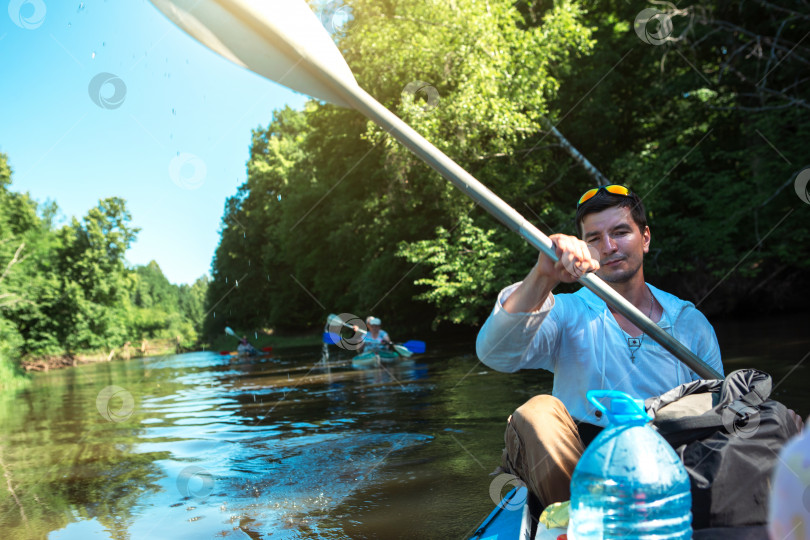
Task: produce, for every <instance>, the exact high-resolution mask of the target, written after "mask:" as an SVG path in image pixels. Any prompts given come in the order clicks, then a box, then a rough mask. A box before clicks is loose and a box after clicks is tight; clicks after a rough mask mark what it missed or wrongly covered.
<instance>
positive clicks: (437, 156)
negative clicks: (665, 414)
mask: <svg viewBox="0 0 810 540" xmlns="http://www.w3.org/2000/svg"><path fill="white" fill-rule="evenodd" d="M301 66H302V67H303V68H304V69H308V68H309V64H308V63H307V62H301ZM312 69H313V74H316V73H314V71H315V70H314V68H312ZM318 71H319V73H317V74H316V75H318V76H319V77H320V78H321V79H322V80H323V82H324V83H326V84H328V86H330V87H331V88H332V89H333V90H334V91H335V92H339V93H340V94H341V95H342V96H343V98H344V99H345V100H346V101H348V102H349V103H351V104H352V106H353V107H354V108H355V109H357V110H358V111H359V112H361V113H363V114H364V115H365V116H366V117H368V118H369V119H371V120H372V121H374V122H375V123H376V124H378V125H379V126H381V127H382V128H383V129H385V130H386V131H387V132H389V133H390V134H391V135H393V136H394V137H395V138H396V139H397V140H398V141H399V142H401V143H402V144H404V145H405V146H406V147H407V148H408V149H410V150H411V151H412V152H413V153H414V154H416V155H417V156H418V157H419V158H421V159H422V160H424V161H425V162H426V163H427V164H428V165H430V166H431V167H433V168H434V169H435V170H436V171H438V172H439V173H440V174H441V175H442V176H444V177H445V178H446V179H447V180H449V181H450V182H452V183H453V185H455V186H456V187H458V188H459V189H461V190H462V191H463V192H464V193H466V194H467V195H468V196H469V197H470V198H472V199H473V200H474V201H475V202H476V203H478V204H479V205H481V206H482V207H483V208H484V209H485V210H486V211H487V212H489V213H490V214H491V215H492V216H494V217H495V218H497V219H498V221H500V222H501V223H503V224H504V225H506V226H507V227H509V228H510V229H512V230H513V231H515V232H517V233H518V234H519V235H520V236H522V237H523V238H524V239H525V240H526V241H527V242H529V244H531V245H532V246H534V247H535V248H537V249H538V250H540V251H542V252H543V253H545V254H546V255H547V256H548V257H549V258H551V260H553V261H555V262H556V261H558V260H559V259H558V257H557V253H556V251H555V249H554V246H553V243H552V242H551V240H550V239H549V238H548V237H547V236H546V235H545V234H543V233H542V232H541V231H540V230H539V229H538V228H537V227H535V226H534V225H532V224H531V223H530V222H529V221H528V220H526V218H524V217H523V216H522V215H520V214H519V213H518V212H517V211H516V210H515V209H514V208H512V207H511V206H509V205H508V204H506V203H505V202H504V201H503V200H501V198H500V197H498V196H497V195H495V193H493V192H492V191H490V190H489V188H487V187H486V186H485V185H483V184H482V183H481V182H479V181H478V180H477V179H475V178H474V177H473V176H472V175H471V174H470V173H468V172H467V171H465V170H464V169H463V168H461V166H459V165H458V164H457V163H456V162H455V161H453V160H452V159H450V158H449V157H447V156H446V155H445V154H444V153H443V152H442V151H441V150H439V149H438V148H436V147H435V146H433V145H432V144H431V143H430V142H429V141H428V140H427V139H425V138H424V137H422V136H421V135H420V134H419V133H417V132H416V131H415V130H414V129H413V128H411V127H410V126H409V125H408V124H406V123H405V122H404V121H402V120H401V119H400V118H398V117H397V116H396V115H395V114H394V113H392V112H391V111H389V110H388V109H386V108H385V107H383V106H382V105H381V104H380V103H379V102H378V101H377V100H376V99H374V98H373V97H372V96H371V95H369V94H368V93H367V92H366V91H365V90H363V89H362V88H360V87H359V86H357V85H353V86H347V85H345V84H344V83H342V82H341V81H340V80H338V79H336V78H334V77H332V76H331V74H330V72H329V71H328V70H318ZM578 281H579V282H580V283H581V284H582V285H584V286H585V287H587V288H588V289H590V290H591V291H593V292H594V294H596V295H597V296H598V297H599V298H601V299H602V300H604V301H605V302H606V303H607V304H608V305H610V306H612V307H613V308H614V309H615V310H616V311H618V312H619V313H621V314H622V315H624V316H625V317H627V319H628V320H630V322H632V323H633V324H635V325H636V326H637V327H639V328H640V329H641V330H642V331H643V332H644V333H645V334H647V335H648V336H650V338H652V339H654V340H655V341H656V342H658V343H659V344H661V346H662V347H664V348H665V349H666V350H668V351H669V352H671V353H672V354H673V355H674V356H675V357H676V358H678V359H679V360H680V361H681V362H683V363H684V364H686V365H687V366H688V367H689V368H690V369H692V370H693V371H694V372H695V373H697V374H698V375H700V376H701V377H703V378H706V379H722V378H723V376H722V375H721V374H720V373H718V372H717V371H716V370H714V369H713V368H711V367H710V366H709V365H708V364H706V362H704V361H703V360H701V359H700V358H698V357H697V355H695V354H694V353H693V352H692V351H690V350H689V349H687V348H686V347H685V346H684V345H683V344H682V343H680V342H679V341H678V340H676V339H675V338H673V337H672V336H670V335H669V334H667V333H666V332H665V331H664V330H663V329H661V327H660V326H658V325H657V324H655V323H654V322H653V321H652V320H650V319H649V318H648V317H647V316H645V315H644V314H643V313H642V312H641V311H639V310H638V309H637V308H636V307H635V306H634V305H633V304H631V303H630V302H628V301H627V300H626V299H625V298H624V297H623V296H621V295H620V294H619V293H617V292H616V291H614V290H613V289H611V288H610V286H608V285H607V283H605V282H604V281H602V280H601V279H600V278H599V277H598V276H596V275H595V274H593V273H588V274H585V275H583V276H582V277H580V278H579V280H578Z"/></svg>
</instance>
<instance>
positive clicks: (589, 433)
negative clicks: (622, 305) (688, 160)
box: [476, 185, 723, 506]
mask: <svg viewBox="0 0 810 540" xmlns="http://www.w3.org/2000/svg"><path fill="white" fill-rule="evenodd" d="M576 226H577V231H578V232H579V234H580V236H581V239H580V238H577V237H574V236H566V235H562V234H555V235H552V236H550V238H551V240H552V241H553V242H554V244H555V246H556V249H557V255H558V257H559V259H560V261H559V262H558V263H556V264H555V263H554V262H552V260H551V259H550V258H548V257H547V256H546V255H544V254H542V253H541V254H540V256H539V257H538V259H537V263H536V264H535V266H534V267H533V268H532V270H531V271H530V272H529V274H528V275H527V276H526V277H525V278H524V280H523V281H522V282H520V283H516V284H514V285H511V286H509V287H507V288H505V289H504V290H503V291H501V293H500V294H499V296H498V300H497V302H496V304H495V308H494V310H493V312H492V314H491V315H490V316H489V318H488V319H487V321H486V323H485V324H484V326H483V327H482V328H481V330H480V332H479V334H478V339H477V342H476V352H477V354H478V358H480V359H481V361H482V362H483V363H484V364H486V365H487V366H489V367H491V368H493V369H496V370H498V371H504V372H515V371H518V370H520V369H545V370H548V371H551V372H552V373H554V386H553V390H552V394H551V395H539V396H535V397H533V398H532V399H530V400H529V401H528V402H526V403H525V404H524V405H522V406H521V407H519V408H518V409H517V410H516V411H515V412H514V413H513V414H512V416H510V417H509V420H508V422H507V428H506V433H505V442H506V448H505V450H504V453H503V459H502V464H501V469H502V470H503V471H505V472H508V473H511V474H514V475H516V476H517V477H519V478H520V479H521V480H523V481H524V482H525V483H526V485H527V487H528V488H529V489H530V490H531V491H532V492H533V493H534V494H535V495H536V496H537V497H538V498H539V499H540V502H541V504H542V505H543V506H547V505H549V504H552V503H555V502H561V501H566V500H568V499H570V497H571V495H570V489H569V485H570V481H571V474H572V473H573V470H574V467H575V466H576V464H577V461H578V460H579V457H580V456H581V455H582V452H583V451H584V448H585V446H587V445H588V444H589V443H590V441H591V440H593V438H594V437H595V436H596V435H597V434H598V432H599V431H600V430H601V428H602V427H604V426H605V425H606V424H607V421H606V418H604V417H602V415H601V413H599V412H598V411H596V410H595V409H594V408H593V406H591V405H590V404H589V403H588V401H587V399H586V398H585V393H586V392H587V391H588V390H594V389H612V390H620V391H623V392H626V393H628V394H630V395H631V396H633V397H635V398H648V397H651V396H657V395H660V394H662V393H664V392H666V391H667V390H670V389H671V388H674V387H676V386H678V385H680V384H682V383H685V382H689V381H692V380H697V379H699V377H698V375H697V374H696V373H694V372H693V371H691V370H690V369H689V368H688V367H686V366H685V365H684V364H682V363H681V362H680V361H679V360H678V359H677V358H675V356H673V355H672V354H670V353H669V352H668V351H666V350H665V349H664V348H663V347H661V346H660V345H658V344H657V343H655V342H654V341H653V340H652V339H650V338H649V337H647V336H645V335H644V332H642V330H641V329H640V328H638V327H636V326H635V325H634V324H633V323H632V322H630V321H629V320H628V319H627V318H625V317H624V316H623V315H621V314H620V313H618V312H616V311H615V310H614V309H613V308H611V307H609V306H608V305H607V304H606V303H605V302H604V301H603V300H601V299H600V298H599V297H598V296H596V295H595V294H594V293H593V292H591V291H590V290H588V289H586V288H584V287H583V288H582V289H580V290H579V291H577V292H576V293H574V294H557V295H553V294H552V290H553V289H554V288H555V287H556V286H557V285H558V284H559V283H561V282H562V283H573V282H574V281H576V279H577V278H579V277H580V276H582V275H583V274H585V273H586V272H596V275H597V276H599V277H600V278H602V279H603V280H604V281H605V282H607V284H608V285H610V286H611V287H612V288H613V289H614V290H615V291H616V292H618V293H619V294H620V295H622V296H623V297H624V298H625V299H626V300H628V301H629V302H630V303H631V304H633V305H634V306H635V307H636V308H638V309H639V310H640V311H641V312H642V313H644V314H645V315H647V316H648V317H649V318H650V319H652V320H653V321H654V322H656V323H657V324H658V326H660V327H661V328H662V329H664V330H665V331H666V332H667V333H669V334H671V335H672V336H673V337H675V339H677V340H678V341H680V342H681V343H683V344H684V345H685V346H686V347H687V348H689V349H690V350H691V351H692V352H693V353H694V354H696V355H697V356H698V357H699V358H701V359H702V360H703V361H704V362H706V363H707V364H708V365H709V366H710V367H712V368H714V369H715V370H717V371H718V372H720V373H722V372H723V365H722V362H721V360H720V347H719V345H718V343H717V337H716V336H715V333H714V329H713V328H712V326H711V324H710V323H709V321H708V320H707V319H706V317H704V316H703V314H702V313H701V312H700V311H698V310H697V309H696V308H695V306H694V305H693V304H692V303H690V302H687V301H684V300H681V299H679V298H677V297H676V296H673V295H672V294H669V293H666V292H664V291H661V290H659V289H657V288H655V287H653V286H652V285H649V284H647V283H645V282H644V271H643V258H644V254H645V253H648V251H649V249H650V238H651V237H650V228H649V227H648V226H647V218H646V214H645V210H644V205H643V204H642V202H641V199H640V198H639V197H638V196H637V195H636V194H634V193H632V192H631V191H630V190H629V189H627V188H626V187H624V186H619V185H610V186H602V187H599V188H595V189H591V190H588V191H587V192H585V194H583V196H582V197H581V198H580V200H579V202H578V203H577V213H576Z"/></svg>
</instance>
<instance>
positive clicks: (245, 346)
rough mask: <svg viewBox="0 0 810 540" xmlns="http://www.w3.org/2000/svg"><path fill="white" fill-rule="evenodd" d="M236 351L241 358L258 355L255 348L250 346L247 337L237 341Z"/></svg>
mask: <svg viewBox="0 0 810 540" xmlns="http://www.w3.org/2000/svg"><path fill="white" fill-rule="evenodd" d="M236 350H237V352H238V353H239V354H240V355H243V356H253V355H256V354H259V351H257V350H256V348H255V347H254V346H253V345H251V344H250V342H249V341H248V339H247V336H242V338H241V339H240V340H239V346H238V347H237V348H236Z"/></svg>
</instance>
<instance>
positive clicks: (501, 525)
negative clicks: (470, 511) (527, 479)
mask: <svg viewBox="0 0 810 540" xmlns="http://www.w3.org/2000/svg"><path fill="white" fill-rule="evenodd" d="M527 494H528V491H527V490H526V488H525V487H519V488H514V489H512V491H510V492H509V493H507V494H506V496H505V497H504V498H503V500H502V501H501V502H500V503H499V504H498V506H496V507H495V510H493V511H492V513H491V514H489V515H488V516H487V518H486V519H485V520H484V521H483V522H482V523H481V525H480V526H479V527H478V528H477V529H476V530H475V533H473V535H472V536H471V537H470V540H531V532H532V516H531V513H530V512H529V504H528V502H527V501H528V497H527Z"/></svg>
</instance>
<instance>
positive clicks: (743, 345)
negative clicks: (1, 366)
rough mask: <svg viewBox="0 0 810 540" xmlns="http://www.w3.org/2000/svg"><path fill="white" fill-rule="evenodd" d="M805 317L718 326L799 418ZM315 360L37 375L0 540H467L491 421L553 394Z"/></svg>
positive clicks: (8, 484) (495, 429)
mask: <svg viewBox="0 0 810 540" xmlns="http://www.w3.org/2000/svg"><path fill="white" fill-rule="evenodd" d="M808 322H810V318H808V317H807V316H802V317H795V316H794V317H791V318H786V317H782V318H776V319H768V320H759V321H745V322H740V321H730V322H719V323H716V324H715V327H716V329H717V333H718V338H719V340H720V344H721V349H722V350H723V353H724V362H725V365H726V371H727V372H730V371H732V370H734V369H738V368H741V367H756V368H759V369H764V370H766V371H768V372H769V373H771V374H772V375H773V378H774V385H775V396H776V398H777V399H779V400H781V401H782V402H784V403H785V404H786V405H788V406H789V407H792V408H794V409H796V410H797V411H798V412H799V413H800V414H801V415H802V416H807V414H808V413H810V396H809V395H808V393H807V391H806V387H807V384H808V382H810V361H808V362H805V360H806V359H807V357H808V354H809V353H810V335H808V332H807V328H808ZM320 359H321V351H320V350H319V349H318V348H317V347H314V348H303V349H292V350H287V351H279V352H278V353H277V354H275V355H274V356H272V357H268V358H260V359H253V360H240V359H234V358H230V357H223V356H220V355H218V354H216V353H210V352H197V353H189V354H182V355H175V356H167V357H157V358H147V359H136V360H131V361H129V362H111V363H100V364H93V365H86V366H80V367H77V368H71V369H65V370H59V371H52V372H49V373H40V374H37V375H36V376H35V377H34V382H33V384H32V385H31V387H30V388H28V389H26V390H24V391H20V392H17V393H16V394H13V395H12V394H5V395H3V396H2V397H0V434H1V437H2V438H0V466H1V467H2V474H3V478H2V479H0V493H1V494H0V530H1V531H2V537H3V538H54V539H57V538H59V539H79V538H81V539H84V538H115V539H128V538H132V539H136V538H149V539H152V538H166V539H169V538H171V539H178V538H273V539H291V538H300V539H304V538H307V539H308V538H327V539H338V538H420V539H421V538H436V539H440V538H441V539H445V538H459V539H460V538H464V537H466V536H468V535H469V533H471V532H472V530H473V529H474V528H475V526H476V525H477V524H478V523H479V522H480V521H481V520H482V519H483V518H484V517H485V516H486V515H487V514H488V513H489V511H490V510H491V509H492V507H493V502H492V499H491V496H490V494H489V489H490V482H491V481H492V478H491V477H489V476H488V474H489V473H490V472H491V471H492V470H493V469H494V468H495V467H496V465H497V464H498V460H499V457H500V452H501V448H502V436H503V426H504V421H505V419H506V417H507V416H508V415H509V414H510V413H511V412H512V410H514V408H515V407H517V406H519V405H520V404H521V403H522V402H524V401H525V400H527V399H528V398H530V397H531V396H532V395H534V394H536V393H540V392H549V391H550V390H551V375H550V374H547V373H544V372H522V373H519V374H501V373H495V372H493V371H491V370H489V369H488V368H486V367H485V366H483V365H482V364H480V363H478V362H477V360H476V359H475V356H474V349H473V344H472V341H471V340H463V341H447V342H441V341H431V340H430V338H428V353H427V354H425V355H421V356H418V357H416V359H415V361H413V362H409V363H407V364H403V365H399V366H396V367H387V368H385V369H353V368H352V367H351V364H350V363H349V362H347V357H340V356H339V355H335V354H334V351H333V355H332V357H331V361H330V364H329V366H328V367H324V365H323V364H320V363H319V361H320Z"/></svg>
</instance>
